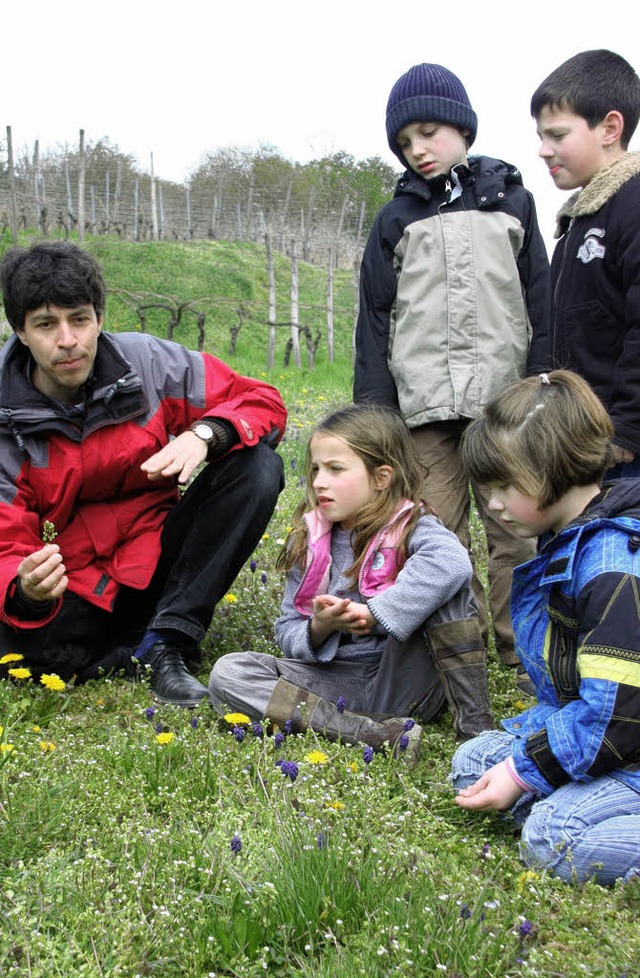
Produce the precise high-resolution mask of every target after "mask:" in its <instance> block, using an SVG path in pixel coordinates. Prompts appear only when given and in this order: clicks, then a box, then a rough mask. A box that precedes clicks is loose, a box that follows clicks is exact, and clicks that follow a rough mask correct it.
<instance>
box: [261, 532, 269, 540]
mask: <svg viewBox="0 0 640 978" xmlns="http://www.w3.org/2000/svg"><path fill="white" fill-rule="evenodd" d="M261 539H262V540H268V539H269V534H268V533H263V534H262V537H261Z"/></svg>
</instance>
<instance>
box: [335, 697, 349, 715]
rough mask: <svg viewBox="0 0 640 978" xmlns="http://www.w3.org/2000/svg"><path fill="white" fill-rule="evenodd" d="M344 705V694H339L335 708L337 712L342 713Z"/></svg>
mask: <svg viewBox="0 0 640 978" xmlns="http://www.w3.org/2000/svg"><path fill="white" fill-rule="evenodd" d="M346 705H347V704H346V702H345V698H344V696H339V697H338V699H337V700H336V710H337V711H338V713H344V710H345V707H346Z"/></svg>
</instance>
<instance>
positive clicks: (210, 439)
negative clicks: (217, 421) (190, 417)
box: [191, 421, 219, 446]
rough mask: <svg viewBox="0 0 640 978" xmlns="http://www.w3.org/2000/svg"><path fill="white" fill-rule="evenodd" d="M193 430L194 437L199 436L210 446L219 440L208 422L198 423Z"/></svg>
mask: <svg viewBox="0 0 640 978" xmlns="http://www.w3.org/2000/svg"><path fill="white" fill-rule="evenodd" d="M191 430H192V432H193V433H194V435H197V436H198V438H201V439H202V441H204V442H206V443H207V445H209V446H211V445H215V444H216V443H217V441H218V440H219V439H218V436H217V435H216V433H215V431H214V430H213V428H212V427H211V425H209V424H207V422H206V421H197V422H196V423H195V424H194V426H193V427H192V429H191Z"/></svg>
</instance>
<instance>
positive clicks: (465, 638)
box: [426, 616, 496, 740]
mask: <svg viewBox="0 0 640 978" xmlns="http://www.w3.org/2000/svg"><path fill="white" fill-rule="evenodd" d="M426 634H427V637H428V639H429V641H430V643H431V648H432V650H433V656H434V662H435V665H436V669H437V670H438V674H439V676H440V679H441V680H442V685H443V686H444V691H445V695H446V697H447V701H448V703H449V708H450V709H451V714H452V716H453V727H454V730H455V732H456V736H457V738H458V740H470V739H471V738H472V737H475V736H477V734H479V733H482V732H483V731H484V730H495V728H496V723H495V720H494V718H493V713H492V711H491V703H490V701H489V684H488V681H487V653H486V650H485V647H484V642H483V641H482V635H481V632H480V626H479V623H478V619H477V618H476V617H475V616H474V617H471V618H460V619H457V620H452V621H445V622H439V623H438V624H435V625H431V626H429V625H427V629H426Z"/></svg>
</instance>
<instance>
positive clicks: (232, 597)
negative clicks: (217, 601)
mask: <svg viewBox="0 0 640 978" xmlns="http://www.w3.org/2000/svg"><path fill="white" fill-rule="evenodd" d="M222 600H223V601H226V602H227V604H237V601H238V596H237V594H231V592H229V594H225V596H224V598H223V599H222Z"/></svg>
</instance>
